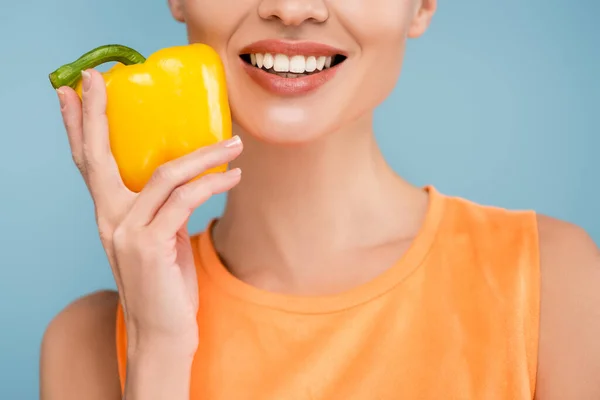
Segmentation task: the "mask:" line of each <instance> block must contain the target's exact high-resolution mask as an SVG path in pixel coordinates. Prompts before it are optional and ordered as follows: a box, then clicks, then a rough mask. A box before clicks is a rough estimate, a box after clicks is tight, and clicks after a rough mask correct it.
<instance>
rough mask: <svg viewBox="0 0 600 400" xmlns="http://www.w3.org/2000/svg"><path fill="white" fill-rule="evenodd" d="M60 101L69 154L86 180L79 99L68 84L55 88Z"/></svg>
mask: <svg viewBox="0 0 600 400" xmlns="http://www.w3.org/2000/svg"><path fill="white" fill-rule="evenodd" d="M56 93H57V94H58V98H59V101H60V112H61V114H62V118H63V123H64V125H65V129H66V131H67V137H68V138H69V146H70V147H71V155H72V157H73V161H74V162H75V165H76V166H77V168H78V169H79V171H80V172H81V174H82V175H83V179H85V180H87V177H86V173H85V164H84V161H83V117H82V114H81V100H79V96H78V95H77V93H75V91H74V90H73V89H71V88H70V87H68V86H65V87H61V88H58V89H57V90H56Z"/></svg>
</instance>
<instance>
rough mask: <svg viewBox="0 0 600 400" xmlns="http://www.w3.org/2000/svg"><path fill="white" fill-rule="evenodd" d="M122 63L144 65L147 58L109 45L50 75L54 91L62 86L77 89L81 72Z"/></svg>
mask: <svg viewBox="0 0 600 400" xmlns="http://www.w3.org/2000/svg"><path fill="white" fill-rule="evenodd" d="M113 61H116V62H120V63H121V64H124V65H132V64H142V63H144V62H145V61H146V58H145V57H144V56H143V55H141V54H140V53H138V52H137V51H135V50H133V49H131V48H129V47H126V46H122V45H120V44H107V45H104V46H100V47H97V48H95V49H93V50H90V51H88V52H87V53H85V54H84V55H82V56H81V57H79V58H78V59H77V60H75V61H73V62H72V63H69V64H65V65H63V66H62V67H60V68H58V69H57V70H56V71H54V72H52V73H51V74H50V75H49V78H50V83H51V84H52V87H53V88H54V89H58V88H59V87H61V86H69V87H72V88H75V86H77V82H79V79H81V71H84V70H86V69H88V68H94V67H96V66H98V65H100V64H104V63H107V62H113Z"/></svg>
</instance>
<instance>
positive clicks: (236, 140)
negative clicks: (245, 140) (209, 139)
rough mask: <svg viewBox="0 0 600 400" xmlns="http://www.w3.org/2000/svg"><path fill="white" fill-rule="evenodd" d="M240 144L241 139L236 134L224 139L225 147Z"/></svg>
mask: <svg viewBox="0 0 600 400" xmlns="http://www.w3.org/2000/svg"><path fill="white" fill-rule="evenodd" d="M240 144H242V139H240V137H239V136H237V135H235V136H234V137H232V138H231V139H228V140H226V141H225V147H236V146H239V145H240Z"/></svg>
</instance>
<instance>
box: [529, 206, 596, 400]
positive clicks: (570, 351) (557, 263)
mask: <svg viewBox="0 0 600 400" xmlns="http://www.w3.org/2000/svg"><path fill="white" fill-rule="evenodd" d="M538 222H539V237H540V258H541V304H540V307H541V309H540V337H539V357H538V359H539V362H538V377H537V385H536V399H537V400H563V399H578V400H592V399H594V400H595V399H600V251H599V250H598V247H597V246H596V244H595V243H594V242H593V240H592V239H591V237H590V236H589V235H588V234H587V233H586V232H585V231H584V230H583V229H581V228H579V227H577V226H575V225H572V224H569V223H566V222H562V221H559V220H556V219H552V218H549V217H544V216H540V217H539V218H538Z"/></svg>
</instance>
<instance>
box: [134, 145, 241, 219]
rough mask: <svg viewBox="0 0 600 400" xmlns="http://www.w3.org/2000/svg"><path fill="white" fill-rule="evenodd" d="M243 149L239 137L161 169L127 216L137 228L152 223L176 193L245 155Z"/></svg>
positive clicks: (173, 161)
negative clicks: (199, 178)
mask: <svg viewBox="0 0 600 400" xmlns="http://www.w3.org/2000/svg"><path fill="white" fill-rule="evenodd" d="M242 147H243V146H242V142H241V140H240V139H239V137H237V136H236V137H233V138H231V139H229V140H227V141H223V142H220V143H217V144H214V145H211V146H206V147H203V148H200V149H198V150H196V151H193V152H191V153H189V154H186V155H184V156H182V157H179V158H177V159H175V160H172V161H169V162H167V163H165V164H163V165H161V166H160V167H158V168H157V169H156V171H155V172H154V174H153V175H152V178H151V179H150V180H149V182H148V183H147V184H146V186H145V187H144V189H143V190H142V191H141V192H140V194H139V196H138V198H137V199H136V201H135V204H134V205H133V207H132V209H131V212H130V213H129V215H128V216H127V218H128V220H129V221H128V223H130V224H132V225H135V226H144V225H147V224H149V223H150V222H151V221H152V219H153V218H154V216H155V214H156V213H157V211H158V209H159V208H160V207H161V206H162V205H163V204H164V203H165V201H166V200H167V198H169V196H171V194H172V192H173V191H174V190H176V189H177V188H179V187H183V185H185V184H186V183H188V182H189V181H190V180H192V179H193V178H195V177H197V176H199V175H200V174H202V173H203V172H205V171H207V170H208V169H210V168H213V167H216V166H219V165H221V164H225V163H228V162H230V161H231V160H233V159H234V158H235V157H237V156H238V155H239V154H240V153H241V151H242ZM234 174H235V173H234ZM215 176H220V175H218V174H217V175H215ZM227 176H229V175H227ZM202 179H204V178H201V180H202ZM209 179H213V178H209ZM183 190H187V189H183Z"/></svg>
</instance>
